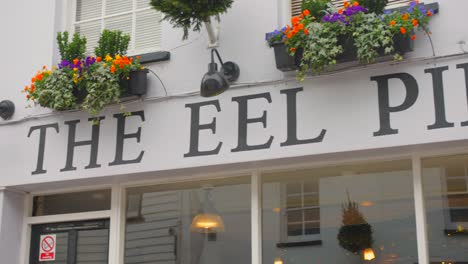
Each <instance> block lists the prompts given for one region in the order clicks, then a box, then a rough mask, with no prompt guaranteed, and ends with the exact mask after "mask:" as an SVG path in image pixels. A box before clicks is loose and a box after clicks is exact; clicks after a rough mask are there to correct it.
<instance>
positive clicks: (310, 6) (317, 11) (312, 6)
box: [302, 0, 331, 21]
mask: <svg viewBox="0 0 468 264" xmlns="http://www.w3.org/2000/svg"><path fill="white" fill-rule="evenodd" d="M330 3H331V0H303V1H302V11H304V10H309V12H310V15H311V16H312V17H314V18H315V19H316V20H317V21H320V20H321V19H322V17H323V16H324V15H325V14H326V10H327V8H328V6H329V4H330Z"/></svg>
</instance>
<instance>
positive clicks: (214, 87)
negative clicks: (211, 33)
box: [200, 49, 240, 97]
mask: <svg viewBox="0 0 468 264" xmlns="http://www.w3.org/2000/svg"><path fill="white" fill-rule="evenodd" d="M215 53H216V56H217V57H218V60H219V62H220V63H221V70H220V71H218V64H216V62H215V60H214V54H215ZM239 75H240V68H239V66H238V65H237V64H236V63H235V62H232V61H228V62H226V63H223V60H222V59H221V56H220V55H219V52H218V50H216V49H211V62H210V63H209V64H208V72H207V73H206V74H205V75H204V76H203V79H202V82H201V88H200V95H201V96H203V97H213V96H216V95H219V94H222V93H223V92H225V91H226V90H227V89H229V83H230V82H235V81H236V80H237V79H238V78H239Z"/></svg>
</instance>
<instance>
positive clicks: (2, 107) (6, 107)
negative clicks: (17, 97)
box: [0, 100, 15, 120]
mask: <svg viewBox="0 0 468 264" xmlns="http://www.w3.org/2000/svg"><path fill="white" fill-rule="evenodd" d="M14 113H15V104H14V103H13V102H12V101H10V100H4V101H1V102H0V117H1V118H3V119H4V120H8V119H10V118H11V117H12V116H13V114H14Z"/></svg>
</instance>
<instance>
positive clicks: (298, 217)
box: [262, 160, 418, 264]
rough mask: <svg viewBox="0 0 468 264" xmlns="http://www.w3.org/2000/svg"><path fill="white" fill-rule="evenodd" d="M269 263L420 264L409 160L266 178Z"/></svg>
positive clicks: (265, 250) (265, 257)
mask: <svg viewBox="0 0 468 264" xmlns="http://www.w3.org/2000/svg"><path fill="white" fill-rule="evenodd" d="M262 191H263V197H262V204H263V208H262V212H263V214H262V223H263V225H262V237H263V243H262V245H263V252H262V253H263V264H273V263H275V264H283V263H284V264H309V263H340V264H344V263H346V264H348V263H349V264H354V263H356V264H358V263H359V264H360V263H381V264H384V263H385V264H386V263H395V264H407V263H417V262H418V255H417V242H416V224H415V211H414V199H413V178H412V169H411V161H409V160H407V161H393V162H385V163H373V164H362V165H353V166H335V167H327V168H317V169H308V170H291V171H284V172H275V173H266V174H263V175H262Z"/></svg>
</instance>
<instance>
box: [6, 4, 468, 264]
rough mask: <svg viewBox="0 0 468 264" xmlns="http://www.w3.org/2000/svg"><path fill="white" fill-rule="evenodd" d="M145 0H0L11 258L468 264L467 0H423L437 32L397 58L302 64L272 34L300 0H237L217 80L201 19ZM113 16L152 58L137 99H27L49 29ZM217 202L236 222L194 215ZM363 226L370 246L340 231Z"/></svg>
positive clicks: (114, 24)
mask: <svg viewBox="0 0 468 264" xmlns="http://www.w3.org/2000/svg"><path fill="white" fill-rule="evenodd" d="M147 2H148V1H140V0H125V1H122V0H120V1H118V0H100V1H97V0H93V1H91V0H66V1H64V0H62V1H58V0H57V1H55V0H46V1H33V0H18V1H7V2H5V3H3V6H4V7H5V8H4V10H5V11H6V12H4V13H5V14H4V15H3V16H1V18H0V21H1V22H2V23H1V24H2V25H3V35H4V41H3V42H2V44H1V47H3V50H4V51H5V52H4V55H3V57H4V61H3V63H2V64H1V65H0V68H1V70H0V72H1V73H2V80H3V84H4V85H3V87H4V88H3V89H2V91H3V92H2V97H1V98H0V101H2V100H11V101H12V102H13V103H14V104H15V106H16V107H15V108H16V109H15V113H14V115H13V116H12V118H11V119H9V120H3V119H0V149H1V150H2V154H1V158H0V263H5V264H16V263H18V264H19V263H21V264H26V263H46V262H49V263H68V264H70V263H88V264H104V263H112V264H114V263H115V264H123V263H126V264H131V263H135V264H136V263H157V264H211V263H220V262H223V263H252V264H261V263H262V264H272V263H275V264H281V263H285V264H303V263H327V264H330V263H331V264H335V263H336V264H338V263H340V264H341V263H352V264H354V263H365V262H369V263H382V264H384V263H428V264H429V263H453V264H462V263H468V250H467V249H468V231H465V228H468V148H467V147H468V55H467V51H468V46H467V44H466V41H467V40H468V31H467V30H466V28H465V25H464V22H463V21H464V20H463V18H464V16H465V10H466V9H468V2H466V1H463V0H450V1H435V0H426V1H424V4H426V5H429V4H432V5H433V6H437V7H438V9H437V11H438V13H437V14H435V15H434V16H433V18H432V20H431V22H430V24H429V25H430V29H431V32H432V34H431V35H430V38H431V41H430V40H429V38H428V36H427V35H425V34H424V33H422V32H418V33H417V37H418V38H417V40H416V41H415V49H414V51H412V52H410V53H408V54H406V55H405V58H404V60H402V61H389V62H381V63H376V64H371V65H358V66H355V67H350V68H346V69H343V70H340V71H332V72H329V73H325V74H322V75H320V76H309V77H308V78H306V80H305V81H304V82H298V81H296V79H295V76H294V73H293V72H289V73H283V72H280V71H278V70H277V69H276V66H275V57H274V54H273V51H272V49H270V48H269V47H268V44H267V43H266V42H265V41H264V39H265V33H267V32H270V31H272V29H275V28H279V27H281V26H282V25H284V24H286V23H288V21H289V19H290V17H291V2H290V1H288V0H274V1H272V0H236V1H234V4H233V6H232V8H231V9H230V10H229V11H228V13H227V14H224V15H222V16H221V22H220V23H219V24H217V25H216V27H217V28H218V29H219V46H218V50H219V52H220V54H221V56H222V58H223V59H224V60H226V61H228V60H230V61H235V62H236V63H237V64H238V65H239V67H240V71H241V74H240V78H239V79H238V80H237V82H236V83H234V84H232V85H231V88H230V89H229V90H228V91H226V92H225V93H223V94H221V95H219V96H217V97H213V98H203V97H200V96H199V87H200V81H201V78H202V76H203V75H204V74H205V73H206V71H207V67H206V66H207V64H208V62H209V60H210V49H209V48H208V46H207V45H208V36H207V33H206V32H204V31H202V32H201V33H198V32H190V35H189V39H188V40H185V41H183V40H182V31H180V30H179V29H174V28H173V27H172V25H170V24H169V23H167V22H166V21H163V22H160V19H161V17H162V15H161V14H158V13H157V12H156V11H154V10H152V9H151V8H149V6H148V4H147ZM436 4H437V5H436ZM103 28H110V29H121V30H124V31H126V32H129V33H130V34H131V36H132V42H131V49H130V54H131V55H138V54H140V55H142V58H143V59H144V61H145V64H144V66H145V67H147V68H148V69H150V70H152V71H154V72H155V73H156V74H157V76H158V77H159V78H157V77H156V76H155V75H153V74H150V75H149V76H148V81H149V86H148V92H147V94H146V95H145V96H143V97H141V98H138V99H132V100H129V101H125V102H124V103H123V104H124V105H125V107H126V109H127V111H130V112H132V115H131V116H126V115H124V114H123V113H122V110H121V109H120V106H109V107H107V108H106V109H105V110H104V111H103V112H102V113H101V114H100V117H102V121H101V124H100V125H99V126H93V125H92V124H91V123H90V122H89V121H88V120H89V118H90V116H89V114H87V113H85V112H81V111H64V112H52V111H50V110H49V109H45V108H41V107H39V106H32V107H28V102H27V101H26V100H25V98H24V94H23V93H21V87H24V85H25V84H27V83H28V80H29V79H30V76H31V75H32V74H34V73H35V72H36V71H37V69H40V68H41V67H42V65H47V66H49V67H50V66H52V65H56V64H57V63H58V61H59V55H58V52H57V47H56V46H57V45H56V44H55V35H56V33H57V32H59V31H64V30H68V31H71V32H73V31H78V32H81V33H83V34H85V35H87V36H89V37H88V40H89V43H90V44H91V45H92V44H93V43H96V41H97V36H98V35H99V32H100V31H101V30H102V29H103ZM148 28H150V29H148ZM96 32H97V33H96ZM207 211H210V212H211V213H212V214H214V215H217V216H219V217H220V219H222V220H221V221H222V224H223V227H219V226H215V227H213V228H212V229H210V230H205V231H206V232H198V230H196V228H195V227H194V223H193V222H194V218H195V217H196V216H197V215H199V214H200V213H201V212H205V213H206V212H207ZM218 224H219V223H218ZM347 226H348V227H349V226H354V227H356V228H357V230H359V231H356V230H353V229H347V228H346V227H347ZM369 228H370V229H369ZM369 230H370V231H369ZM363 234H364V235H363ZM365 234H367V237H366V235H365ZM369 236H370V237H371V239H370V240H371V242H370V244H369V249H372V252H373V254H374V255H375V258H373V259H372V260H370V261H365V260H364V252H358V253H353V252H351V251H350V250H347V249H346V244H348V246H349V244H353V243H354V242H353V241H361V240H365V239H368V238H369ZM49 239H51V240H49ZM50 253H53V254H52V255H53V258H52V259H48V260H47V259H46V258H47V256H50V255H48V254H50ZM44 254H45V255H44ZM41 256H45V258H42V257H41Z"/></svg>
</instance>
